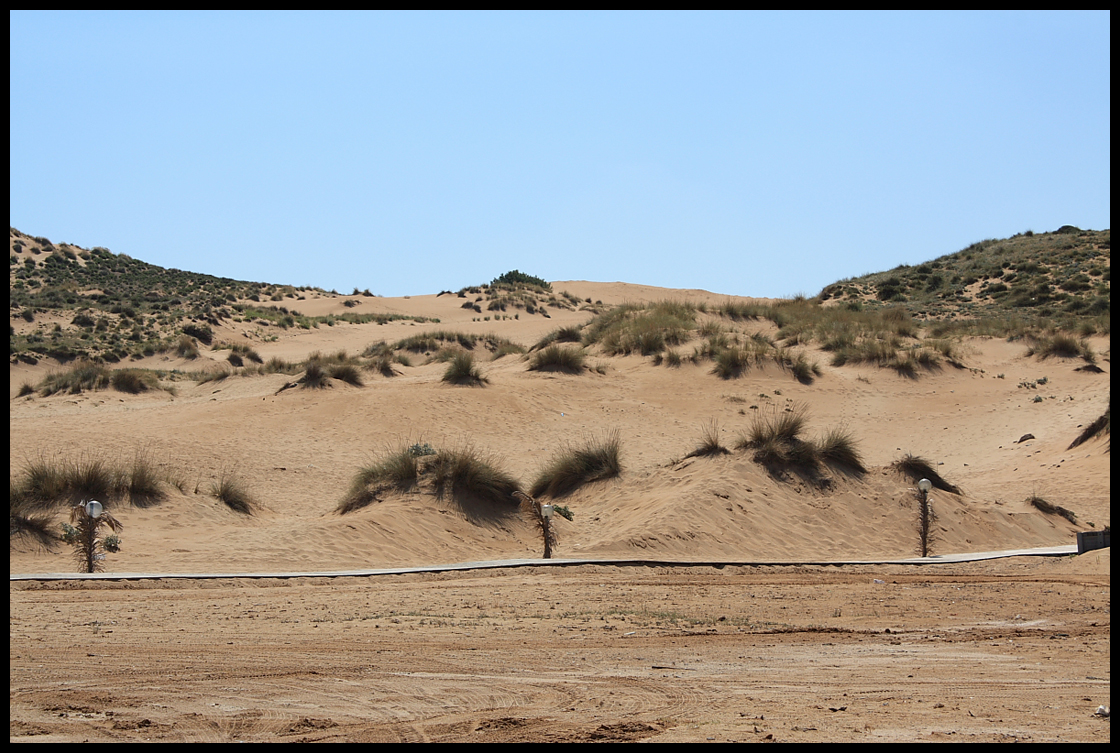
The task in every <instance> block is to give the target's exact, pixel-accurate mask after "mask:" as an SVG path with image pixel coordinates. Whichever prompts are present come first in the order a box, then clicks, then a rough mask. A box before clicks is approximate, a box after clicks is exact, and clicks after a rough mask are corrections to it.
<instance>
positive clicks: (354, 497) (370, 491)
mask: <svg viewBox="0 0 1120 753" xmlns="http://www.w3.org/2000/svg"><path fill="white" fill-rule="evenodd" d="M418 457H419V456H418V454H417V453H416V452H413V451H412V450H410V449H409V448H407V447H400V448H397V449H395V450H391V451H389V452H387V453H386V454H385V455H384V456H383V457H382V458H380V459H379V460H377V461H375V462H373V463H371V464H369V465H367V466H366V467H365V468H362V469H361V470H360V471H358V474H357V475H356V476H355V477H354V481H353V482H352V483H351V484H350V490H349V491H348V492H347V493H346V496H345V497H343V498H342V502H340V503H339V505H338V507H337V508H335V512H337V513H339V514H340V515H344V514H346V513H348V512H354V511H355V510H360V509H362V508H363V507H366V506H368V505H369V504H371V503H372V502H373V501H374V500H376V499H377V495H378V494H380V493H381V492H382V491H384V490H386V489H391V488H395V489H398V490H400V491H408V490H409V489H412V488H413V487H415V486H416V484H417V482H418V481H419V479H420V462H419V460H418Z"/></svg>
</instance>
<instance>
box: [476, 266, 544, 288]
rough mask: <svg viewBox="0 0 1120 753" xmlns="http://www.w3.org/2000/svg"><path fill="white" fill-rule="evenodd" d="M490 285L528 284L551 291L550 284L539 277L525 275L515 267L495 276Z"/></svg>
mask: <svg viewBox="0 0 1120 753" xmlns="http://www.w3.org/2000/svg"><path fill="white" fill-rule="evenodd" d="M490 284H491V285H514V286H516V285H530V286H532V287H536V288H541V289H543V290H547V291H551V290H552V285H550V284H549V283H548V282H546V281H544V280H542V279H541V278H540V277H534V276H533V275H527V274H525V273H524V272H518V271H517V270H516V269H514V270H512V271H510V272H506V273H505V274H504V275H502V276H500V277H495V278H494V279H493V281H491V283H490Z"/></svg>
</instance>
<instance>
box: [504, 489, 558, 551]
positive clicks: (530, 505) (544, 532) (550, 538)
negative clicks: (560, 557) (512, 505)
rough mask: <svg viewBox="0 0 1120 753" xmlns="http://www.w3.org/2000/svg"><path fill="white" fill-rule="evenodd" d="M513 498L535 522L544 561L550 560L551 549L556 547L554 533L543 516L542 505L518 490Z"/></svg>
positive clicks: (546, 516) (544, 515) (550, 522)
mask: <svg viewBox="0 0 1120 753" xmlns="http://www.w3.org/2000/svg"><path fill="white" fill-rule="evenodd" d="M513 496H514V497H515V498H516V499H517V500H518V502H520V503H521V507H522V508H523V509H527V510H528V511H529V513H530V514H531V515H532V516H533V519H534V520H536V521H537V527H538V528H540V531H541V536H542V538H543V539H544V558H545V559H546V560H547V559H552V547H554V546H556V532H555V531H554V530H552V520H551V519H550V516H548V515H546V514H545V510H544V504H543V503H541V502H538V501H537V500H535V499H533V498H532V497H530V496H529V495H528V494H526V493H525V492H523V491H520V490H518V491H515V492H514V493H513ZM550 507H551V506H550Z"/></svg>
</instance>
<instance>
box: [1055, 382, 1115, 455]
mask: <svg viewBox="0 0 1120 753" xmlns="http://www.w3.org/2000/svg"><path fill="white" fill-rule="evenodd" d="M1102 434H1108V435H1109V437H1110V439H1109V440H1108V447H1109V450H1110V451H1111V449H1112V439H1111V436H1112V397H1111V395H1110V396H1109V398H1108V407H1107V408H1105V411H1104V413H1102V414H1101V415H1100V416H1098V417H1097V418H1096V420H1094V421H1093V423H1091V424H1089V425H1088V426H1086V427H1085V428H1084V429H1082V430H1081V433H1080V434H1078V435H1077V438H1076V439H1074V440H1073V444H1071V445H1070V446H1069V447H1067V448H1066V449H1067V450H1072V449H1073V448H1074V447H1077V446H1078V445H1081V444H1084V443H1085V442H1088V441H1089V440H1090V439H1093V438H1094V437H1099V436H1100V435H1102Z"/></svg>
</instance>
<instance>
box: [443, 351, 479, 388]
mask: <svg viewBox="0 0 1120 753" xmlns="http://www.w3.org/2000/svg"><path fill="white" fill-rule="evenodd" d="M442 381H444V382H447V383H448V384H458V385H464V386H467V387H482V386H484V385H485V384H487V383H488V382H489V381H490V380H489V379H487V378H486V377H484V376H482V372H481V371H480V370H479V368H478V366H476V365H475V363H474V356H472V355H471V354H470V353H465V352H463V351H458V352H456V353H455V354H454V355H453V356H452V357H451V362H450V363H449V364H448V366H447V370H446V371H445V372H443V380H442Z"/></svg>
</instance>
